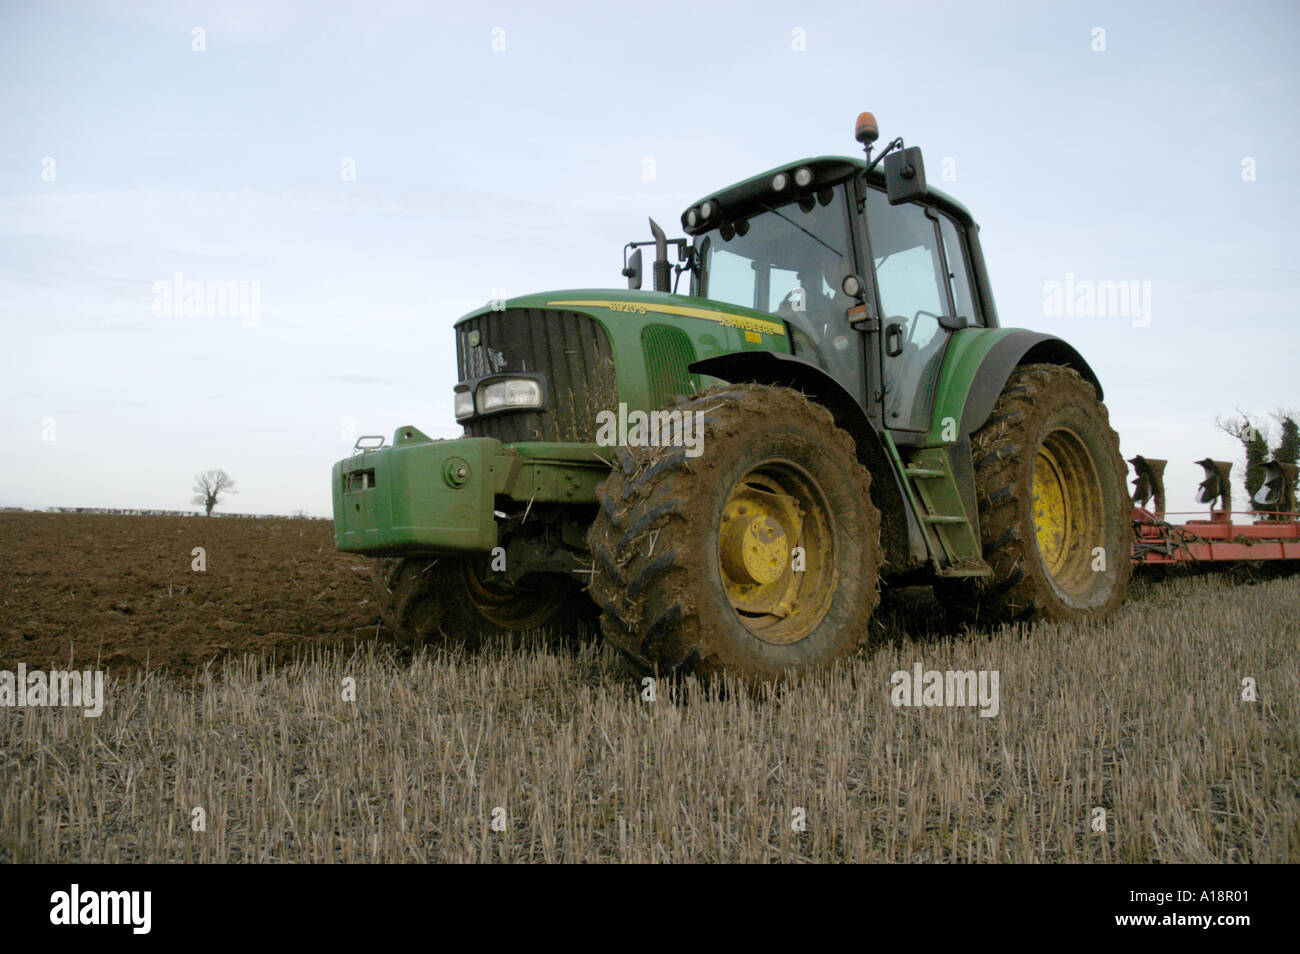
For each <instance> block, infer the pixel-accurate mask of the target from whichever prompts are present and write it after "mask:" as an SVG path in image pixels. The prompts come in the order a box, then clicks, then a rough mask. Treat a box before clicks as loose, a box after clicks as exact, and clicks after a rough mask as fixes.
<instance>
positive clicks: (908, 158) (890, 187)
mask: <svg viewBox="0 0 1300 954" xmlns="http://www.w3.org/2000/svg"><path fill="white" fill-rule="evenodd" d="M885 192H886V194H888V196H889V204H890V205H899V204H901V203H903V202H911V201H912V200H913V199H919V198H921V197H922V196H923V195H925V163H924V162H922V161H921V150H920V147H918V146H910V147H908V148H907V149H900V150H898V152H891V153H890V154H889V155H887V156H885Z"/></svg>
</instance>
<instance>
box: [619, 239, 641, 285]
mask: <svg viewBox="0 0 1300 954" xmlns="http://www.w3.org/2000/svg"><path fill="white" fill-rule="evenodd" d="M623 277H624V278H626V279H627V287H628V288H631V289H634V290H635V289H638V288H640V287H641V250H640V249H639V248H637V249H633V250H632V254H631V256H629V257H628V258H627V260H626V264H625V265H624V266H623Z"/></svg>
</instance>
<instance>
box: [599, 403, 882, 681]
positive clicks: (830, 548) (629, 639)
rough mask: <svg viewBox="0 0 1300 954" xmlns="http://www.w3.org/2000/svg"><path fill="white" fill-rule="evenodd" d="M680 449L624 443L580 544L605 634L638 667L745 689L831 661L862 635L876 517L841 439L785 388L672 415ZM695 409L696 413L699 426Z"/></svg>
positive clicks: (876, 555)
mask: <svg viewBox="0 0 1300 954" xmlns="http://www.w3.org/2000/svg"><path fill="white" fill-rule="evenodd" d="M673 412H674V414H676V413H678V412H679V413H680V415H681V416H682V417H681V420H680V421H678V420H677V419H676V417H675V416H674V417H673V418H672V421H673V423H672V427H678V428H684V427H685V426H686V424H687V422H692V423H693V422H695V421H696V420H699V421H700V424H699V425H698V427H699V428H702V430H697V431H696V432H695V437H696V438H697V439H698V441H699V442H700V443H699V444H698V450H699V454H698V456H688V453H687V448H688V447H690V446H694V445H692V443H691V442H686V441H683V442H675V441H674V440H673V435H674V434H675V433H676V432H675V431H673V432H671V433H670V434H669V435H668V438H669V439H668V440H666V441H664V440H661V441H660V445H659V446H655V447H620V448H618V450H617V452H616V454H615V466H614V469H613V472H612V473H611V474H610V476H609V477H608V478H607V479H606V480H605V482H604V483H603V484H602V485H601V487H600V489H599V490H598V491H597V499H598V500H599V502H600V511H599V513H598V515H597V517H596V521H595V523H594V524H593V525H592V527H591V530H590V531H589V533H588V536H587V542H588V545H589V547H590V549H591V554H592V558H593V562H594V573H593V577H592V583H591V593H592V597H593V598H594V599H595V601H596V603H597V605H598V606H599V607H600V609H601V611H602V617H601V628H602V630H603V632H604V634H605V638H606V639H607V640H609V641H610V642H611V643H613V644H614V645H615V646H616V647H618V648H619V649H620V650H621V651H622V652H623V653H624V655H625V656H626V657H627V658H628V659H629V660H630V661H631V662H632V663H633V665H634V666H635V667H636V668H638V669H640V670H641V671H644V672H660V673H665V674H666V673H677V672H687V671H694V672H697V673H699V674H701V675H705V676H708V675H713V674H717V673H720V672H724V671H725V672H728V673H731V674H732V675H735V676H738V677H740V678H741V679H742V680H744V681H746V682H751V683H753V682H760V681H768V680H774V679H776V678H778V677H779V676H780V675H781V674H782V673H784V672H786V671H789V670H797V669H810V668H816V667H820V666H824V665H827V664H829V663H830V662H831V661H833V660H835V659H837V658H839V657H841V656H844V655H846V654H847V653H849V652H851V651H852V650H853V649H854V648H855V647H856V646H857V645H858V644H859V643H860V642H862V641H863V640H864V639H866V637H867V634H868V630H867V621H868V620H869V618H870V616H871V613H872V611H873V610H874V609H875V606H876V603H877V602H878V600H879V594H878V591H877V579H878V575H879V570H880V543H879V538H880V514H879V511H877V509H876V508H875V506H874V505H873V504H872V502H871V494H870V485H871V475H870V473H869V472H868V471H867V470H866V468H864V467H863V466H862V465H861V464H860V463H859V462H858V459H857V456H856V453H855V450H854V445H853V441H852V439H851V438H850V437H849V435H848V434H847V433H846V432H845V431H843V430H841V429H840V428H838V427H836V426H835V422H834V419H833V418H832V417H831V415H830V414H829V413H828V412H827V411H826V410H825V409H824V408H822V407H820V406H818V405H816V404H814V403H813V402H812V401H810V400H808V399H807V398H805V397H804V396H803V395H802V394H799V393H798V392H796V391H792V390H790V389H787V388H773V387H763V386H758V385H738V386H735V387H724V388H716V389H713V390H710V391H706V392H704V393H703V394H701V395H700V396H698V397H696V398H695V399H693V400H691V401H688V402H686V403H684V404H679V405H677V406H676V407H674V408H673ZM696 415H698V417H697V416H696Z"/></svg>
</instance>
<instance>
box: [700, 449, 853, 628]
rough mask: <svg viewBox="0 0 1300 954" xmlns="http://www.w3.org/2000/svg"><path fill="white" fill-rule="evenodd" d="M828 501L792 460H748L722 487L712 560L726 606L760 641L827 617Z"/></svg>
mask: <svg viewBox="0 0 1300 954" xmlns="http://www.w3.org/2000/svg"><path fill="white" fill-rule="evenodd" d="M832 526H833V525H832V522H831V518H830V508H829V506H828V505H827V503H826V498H825V495H824V494H823V493H822V491H821V488H820V487H819V486H818V485H817V482H816V481H815V480H814V479H813V478H812V476H811V475H810V474H809V473H808V472H807V471H805V470H804V469H803V468H802V467H799V466H798V465H797V464H795V463H793V462H792V461H783V460H774V461H768V462H765V463H764V464H762V465H760V466H758V467H755V468H753V469H752V470H750V471H749V472H748V473H746V474H745V475H744V476H743V477H741V479H740V480H738V481H737V482H736V484H735V486H733V487H732V488H731V491H730V493H729V494H728V495H727V499H726V502H725V503H724V504H723V507H722V513H721V515H720V518H719V521H718V532H717V537H718V568H719V572H720V573H721V576H722V587H723V590H724V591H725V593H726V595H727V600H728V602H730V604H731V608H732V609H733V610H735V612H736V616H737V617H738V618H739V619H740V621H741V622H742V623H743V624H744V626H745V627H746V628H747V629H748V630H749V631H750V632H751V633H753V634H754V635H755V636H756V637H758V638H759V639H761V640H763V641H764V642H768V643H772V644H775V645H789V644H791V643H797V642H799V640H801V639H803V638H804V637H805V636H807V635H808V634H809V633H811V632H812V631H813V630H814V629H815V628H816V627H817V625H818V624H819V623H820V622H821V621H822V620H823V619H824V618H825V616H826V612H827V610H829V609H830V597H831V594H832V593H833V591H834V584H835V580H836V573H837V570H836V560H835V540H834V534H833V530H832Z"/></svg>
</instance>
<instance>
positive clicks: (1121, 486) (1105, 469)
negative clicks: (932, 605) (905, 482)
mask: <svg viewBox="0 0 1300 954" xmlns="http://www.w3.org/2000/svg"><path fill="white" fill-rule="evenodd" d="M971 454H972V458H973V462H974V467H975V493H976V499H977V501H978V503H979V519H980V536H981V538H982V541H983V545H984V559H985V560H986V561H987V562H988V563H989V565H990V566H992V567H993V576H992V577H991V578H983V579H973V580H957V581H944V583H943V584H941V585H940V586H938V587H936V590H937V592H938V594H939V596H940V598H941V599H942V600H943V601H944V602H945V603H946V604H947V605H948V608H949V609H950V610H951V611H954V612H953V616H954V618H955V619H958V620H962V621H976V622H981V623H999V622H1008V621H1011V620H1019V619H1051V620H1077V619H1084V618H1089V617H1101V616H1104V615H1106V614H1107V613H1109V612H1111V611H1112V610H1113V609H1115V607H1117V606H1118V605H1119V604H1120V603H1121V602H1123V600H1124V597H1125V595H1126V594H1127V592H1128V581H1129V576H1130V575H1131V573H1132V569H1133V565H1132V559H1131V554H1132V536H1133V530H1132V527H1131V526H1130V518H1131V513H1132V509H1133V505H1132V501H1131V500H1130V498H1129V496H1128V487H1127V485H1126V483H1125V480H1126V477H1127V470H1126V468H1125V465H1124V460H1123V458H1122V457H1121V456H1120V452H1119V437H1118V436H1117V435H1116V433H1115V432H1114V431H1113V430H1112V429H1111V427H1110V422H1109V417H1108V415H1107V413H1106V407H1105V405H1104V404H1102V403H1101V402H1100V401H1099V400H1097V392H1096V390H1095V389H1094V388H1093V386H1092V385H1091V384H1089V383H1088V382H1087V381H1085V380H1084V379H1083V377H1082V376H1081V375H1080V374H1079V373H1078V372H1076V371H1074V370H1073V369H1070V368H1064V367H1060V366H1058V365H1050V364H1029V365H1023V366H1021V367H1019V368H1017V369H1016V370H1015V371H1014V372H1013V373H1012V375H1011V377H1010V378H1009V379H1008V381H1007V383H1006V386H1005V387H1004V388H1003V389H1002V394H1001V396H1000V397H999V398H998V401H997V403H996V404H995V405H994V407H993V412H992V414H991V415H990V417H989V420H988V422H987V423H986V424H984V426H983V427H981V428H980V429H979V430H978V431H976V432H975V435H974V437H973V439H972V441H971Z"/></svg>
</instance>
